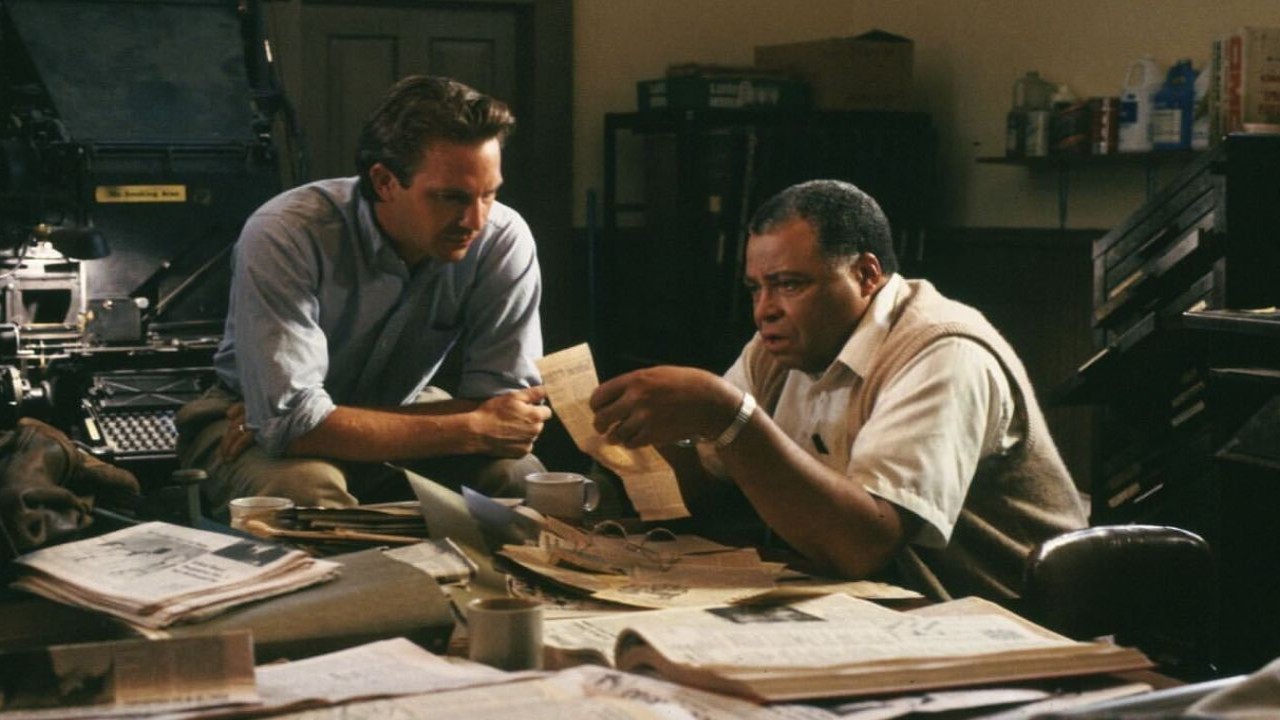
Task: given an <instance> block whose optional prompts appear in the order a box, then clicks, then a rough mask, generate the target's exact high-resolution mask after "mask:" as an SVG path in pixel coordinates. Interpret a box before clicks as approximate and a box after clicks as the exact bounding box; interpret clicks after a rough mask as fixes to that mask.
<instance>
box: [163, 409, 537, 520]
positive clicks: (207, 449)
mask: <svg viewBox="0 0 1280 720" xmlns="http://www.w3.org/2000/svg"><path fill="white" fill-rule="evenodd" d="M436 397H437V398H438V397H439V396H438V395H437V396H436ZM237 401H239V398H238V397H237V396H236V395H235V394H234V393H232V392H231V391H229V390H227V389H225V388H223V387H220V386H215V387H213V388H211V389H210V390H208V391H206V392H205V394H204V395H203V396H201V397H200V398H199V399H197V400H193V401H191V402H189V403H187V404H186V405H184V406H183V407H182V408H181V409H180V410H179V411H178V415H177V418H176V422H177V425H178V447H177V455H178V463H179V465H180V466H181V467H183V468H199V469H201V470H204V471H205V472H206V473H208V478H206V479H205V480H204V482H203V483H201V486H200V493H201V495H202V500H203V501H204V503H205V512H206V513H208V514H209V515H210V517H213V518H215V519H222V520H225V519H226V517H227V504H228V503H229V502H230V501H231V500H232V498H237V497H245V496H251V495H274V496H278V497H286V498H289V499H291V500H293V502H294V503H295V504H297V505H298V506H300V507H350V506H352V505H357V504H361V503H375V502H389V501H393V500H411V499H413V497H414V495H413V490H412V489H411V488H410V487H409V483H408V482H407V481H406V480H405V478H404V473H403V472H402V471H401V470H400V468H398V467H396V466H392V465H389V464H386V463H360V462H348V461H342V460H330V459H323V458H285V457H270V456H269V455H267V454H266V452H264V451H263V449H262V448H261V447H260V446H258V445H253V446H251V447H250V448H249V449H248V450H246V451H245V452H244V453H242V454H241V455H240V456H239V457H237V458H235V459H234V460H231V461H229V462H227V461H223V460H222V459H221V458H219V457H218V452H217V451H218V446H219V444H220V443H221V441H222V436H223V434H224V433H225V432H226V431H227V426H228V422H227V418H226V413H227V409H228V408H229V407H231V405H232V404H233V403H235V402H237ZM402 466H403V467H405V468H408V469H410V470H412V471H414V472H415V473H418V474H419V475H422V476H424V477H426V478H429V479H431V480H434V481H435V482H438V483H440V484H442V485H444V486H445V487H448V488H451V489H453V490H461V488H462V486H464V485H465V486H467V487H469V488H471V489H473V490H476V491H477V492H481V493H484V494H485V495H489V496H490V497H521V496H522V495H523V494H524V485H523V480H524V476H525V475H527V474H529V473H532V472H540V471H542V470H545V468H544V467H543V465H542V463H541V462H540V461H539V460H538V458H537V457H535V456H533V455H526V456H524V457H522V458H514V459H512V458H495V457H489V456H484V455H450V456H446V457H438V458H429V459H425V460H416V461H411V462H406V463H402Z"/></svg>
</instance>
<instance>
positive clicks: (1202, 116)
mask: <svg viewBox="0 0 1280 720" xmlns="http://www.w3.org/2000/svg"><path fill="white" fill-rule="evenodd" d="M1212 80H1213V78H1211V77H1209V69H1208V68H1202V69H1201V70H1200V72H1199V73H1198V74H1197V75H1196V82H1195V91H1196V99H1195V106H1194V108H1193V109H1192V110H1191V149H1192V150H1208V149H1209V145H1210V137H1211V136H1212V134H1213V108H1212V105H1211V102H1210V100H1209V86H1210V84H1211V82H1212Z"/></svg>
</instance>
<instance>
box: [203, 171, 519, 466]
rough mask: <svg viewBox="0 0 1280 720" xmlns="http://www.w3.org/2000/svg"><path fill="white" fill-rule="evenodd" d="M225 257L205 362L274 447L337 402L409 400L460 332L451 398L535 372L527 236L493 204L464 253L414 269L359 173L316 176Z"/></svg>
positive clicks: (249, 228) (258, 220) (510, 213)
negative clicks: (383, 224) (210, 358)
mask: <svg viewBox="0 0 1280 720" xmlns="http://www.w3.org/2000/svg"><path fill="white" fill-rule="evenodd" d="M233 263H234V269H233V275H232V283H231V301H230V305H229V312H228V315H227V324H226V331H225V334H224V336H223V340H222V343H221V345H220V346H219V348H218V351H217V353H216V354H215V356H214V366H215V368H216V370H217V372H218V376H219V378H220V379H221V380H222V381H223V382H224V383H226V384H227V385H228V386H229V387H231V388H232V389H234V390H236V391H238V392H239V393H240V394H241V395H242V396H243V397H244V401H245V406H246V410H247V424H248V426H249V427H251V428H253V429H255V430H256V431H257V439H258V442H259V443H261V444H262V445H263V447H265V448H266V450H267V452H268V453H270V454H272V455H280V454H282V453H283V452H284V449H285V448H286V447H287V446H288V445H289V443H290V442H291V441H292V440H293V439H294V438H297V437H299V436H300V435H303V434H305V433H307V432H308V431H310V430H311V429H312V428H314V427H316V426H317V425H319V424H320V423H321V421H323V420H324V419H325V418H326V417H327V416H328V415H329V413H331V412H333V410H334V408H335V407H336V406H337V405H339V404H343V405H362V406H387V405H400V404H404V403H407V402H410V401H412V400H413V399H414V398H415V397H416V396H417V395H418V393H419V392H420V391H421V390H422V389H423V388H424V387H425V386H426V385H427V383H428V382H429V381H430V380H431V378H432V376H433V375H434V374H435V373H436V371H437V370H439V368H440V365H441V363H442V362H443V360H444V358H445V356H446V355H447V354H448V352H449V351H450V349H451V348H452V347H453V346H454V344H455V343H457V342H459V341H460V340H461V341H462V342H464V343H466V345H465V347H464V348H463V350H464V352H463V369H462V377H461V382H460V384H459V386H458V388H457V389H456V394H457V395H458V396H459V397H465V398H486V397H491V396H494V395H497V394H500V393H502V392H506V391H510V390H515V389H519V388H522V387H528V386H531V385H537V384H539V383H540V382H541V381H540V380H539V378H538V371H537V367H536V366H535V364H534V362H535V360H536V359H537V358H539V357H541V356H542V329H541V324H540V322H539V316H538V303H539V300H540V298H541V294H542V285H541V275H540V272H539V269H538V259H537V252H536V247H535V245H534V241H533V234H532V233H531V232H530V230H529V227H528V225H527V224H525V222H524V220H523V218H521V217H520V215H519V214H518V213H516V212H515V211H514V210H512V209H511V208H509V207H507V206H505V205H503V204H501V203H494V205H493V208H492V210H491V211H490V214H489V222H488V224H487V225H486V226H485V228H484V230H483V231H482V232H481V234H480V236H479V237H478V238H477V239H476V240H475V241H474V242H473V243H472V244H471V247H470V248H469V249H468V251H467V255H466V257H464V258H463V259H462V260H461V261H459V262H456V263H444V262H439V261H436V260H424V261H423V262H422V263H420V264H419V265H418V266H416V267H413V268H410V267H409V266H408V265H406V264H405V263H404V261H402V260H401V259H400V257H399V256H398V255H397V254H396V252H395V249H394V248H393V247H392V245H391V243H390V241H389V240H388V239H387V238H386V237H385V236H384V235H383V234H382V231H381V230H379V229H378V226H377V223H376V222H374V218H373V210H372V208H371V207H370V205H369V203H368V202H367V201H366V200H364V199H363V198H362V197H360V193H359V190H358V189H357V185H356V178H341V179H332V180H321V181H318V182H314V183H311V184H309V185H304V186H301V187H298V188H294V189H291V190H288V191H286V192H284V193H283V194H281V195H279V196H277V197H276V198H274V199H272V200H270V201H268V202H267V203H266V204H265V205H263V206H262V207H261V208H260V209H259V210H258V211H257V212H255V213H254V214H253V215H252V216H251V217H250V218H249V220H248V221H247V222H246V223H245V226H244V229H243V230H242V231H241V234H240V239H239V241H238V242H237V244H236V247H235V253H234V261H233Z"/></svg>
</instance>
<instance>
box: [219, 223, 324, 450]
mask: <svg viewBox="0 0 1280 720" xmlns="http://www.w3.org/2000/svg"><path fill="white" fill-rule="evenodd" d="M299 232H300V231H298V230H296V229H294V228H292V227H291V226H290V224H289V223H288V222H286V221H285V219H283V218H282V217H280V216H277V215H255V216H254V217H252V218H250V220H249V221H248V222H247V223H246V224H245V227H244V230H243V231H242V232H241V235H240V240H239V242H238V243H237V245H236V257H235V270H234V272H235V281H234V282H233V283H232V288H233V290H232V296H231V313H232V318H233V321H234V323H235V333H236V344H235V352H236V355H235V359H236V373H237V376H238V378H239V383H240V388H239V390H240V393H241V395H242V396H243V397H244V402H245V408H246V418H247V424H248V425H249V427H251V428H252V429H254V430H255V431H256V433H257V439H258V442H259V444H261V445H262V446H263V448H264V449H265V450H266V451H267V453H268V454H270V455H273V456H279V455H282V454H284V451H285V449H286V448H287V447H288V445H289V443H290V442H292V441H293V439H294V438H297V437H299V436H301V435H303V434H305V433H307V432H309V431H310V430H311V429H313V428H315V427H316V426H317V425H319V424H320V423H321V422H322V421H323V420H324V419H325V418H326V417H328V416H329V413H331V412H333V410H334V408H335V407H336V404H335V403H334V401H333V399H332V398H331V397H330V396H329V393H328V392H326V390H325V387H324V381H325V375H326V373H327V371H328V367H329V354H328V346H327V342H326V338H325V333H324V331H323V330H322V329H321V327H320V324H319V312H320V310H319V300H318V298H317V295H316V288H317V286H318V278H316V277H315V276H314V275H315V272H316V268H317V267H319V263H317V262H316V261H315V259H314V258H308V257H306V254H307V253H309V252H312V250H310V248H311V245H310V244H309V243H308V242H306V240H305V238H300V237H298V233H299Z"/></svg>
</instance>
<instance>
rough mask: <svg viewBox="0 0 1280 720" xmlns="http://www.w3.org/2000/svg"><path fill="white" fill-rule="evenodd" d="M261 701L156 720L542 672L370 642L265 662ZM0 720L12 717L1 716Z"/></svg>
mask: <svg viewBox="0 0 1280 720" xmlns="http://www.w3.org/2000/svg"><path fill="white" fill-rule="evenodd" d="M256 674H257V681H258V695H259V696H260V698H261V701H260V703H259V704H257V705H255V706H253V707H249V708H239V709H236V708H226V709H217V708H215V709H210V710H197V711H193V712H178V713H170V714H165V715H162V716H158V717H154V718H152V719H151V720H215V719H216V718H229V717H235V716H238V715H243V714H245V713H246V712H251V713H252V714H253V715H254V716H258V715H266V714H269V715H273V716H274V715H275V714H277V713H282V712H288V711H296V710H304V709H309V708H316V707H328V706H333V705H341V704H343V703H350V702H356V701H360V700H370V699H374V698H384V697H396V696H401V695H420V694H422V693H431V692H438V691H442V690H453V689H457V688H466V687H477V686H484V685H493V684H497V683H508V682H513V681H517V680H521V679H525V678H529V677H538V676H540V675H541V673H533V672H523V673H509V672H503V671H501V670H497V669H494V668H491V667H489V666H488V665H481V664H479V663H472V662H468V661H464V660H459V661H454V660H451V659H448V658H443V657H440V656H439V655H435V654H433V653H431V652H429V651H428V650H426V649H424V648H422V647H421V646H419V645H416V644H414V643H413V642H411V641H409V640H407V639H405V638H392V639H389V640H379V641H376V642H371V643H365V644H364V645H357V646H355V647H351V648H347V649H345V650H338V651H335V652H331V653H325V654H323V655H316V656H314V657H310V658H305V659H302V660H294V661H291V662H283V663H272V664H269V665H260V666H258V668H257V673H256ZM0 720H7V719H5V718H2V717H0Z"/></svg>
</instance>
